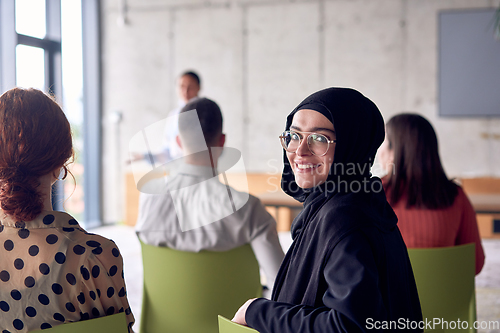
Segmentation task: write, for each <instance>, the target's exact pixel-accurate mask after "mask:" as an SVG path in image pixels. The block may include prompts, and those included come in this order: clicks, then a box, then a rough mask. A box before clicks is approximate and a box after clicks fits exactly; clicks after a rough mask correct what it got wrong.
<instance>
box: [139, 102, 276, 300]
mask: <svg viewBox="0 0 500 333" xmlns="http://www.w3.org/2000/svg"><path fill="white" fill-rule="evenodd" d="M191 112H194V114H193V113H191ZM222 124H223V118H222V113H221V110H220V108H219V106H218V105H217V103H215V102H214V101H212V100H210V99H207V98H198V99H193V100H192V101H191V102H189V103H188V104H186V105H185V106H184V107H183V108H182V110H181V113H180V116H179V135H178V136H177V144H178V145H179V147H180V149H181V151H182V152H183V154H184V158H183V160H182V161H181V163H180V165H179V166H176V168H175V171H174V172H172V173H169V175H168V176H167V177H166V178H165V179H163V178H160V179H155V180H152V181H149V182H148V183H146V184H145V185H144V189H145V188H148V190H146V191H145V193H141V194H140V199H139V216H138V219H137V225H136V232H137V235H138V236H139V238H140V239H141V240H142V241H143V242H144V243H147V244H150V245H155V246H167V247H169V248H173V249H176V250H180V251H190V252H199V251H202V250H208V251H228V250H231V249H233V248H237V247H239V246H242V245H244V244H247V243H250V245H251V246H252V250H253V252H254V253H255V257H256V258H257V261H258V262H259V266H260V267H261V268H262V270H263V271H264V274H265V277H266V286H267V287H268V289H265V292H264V296H266V297H270V292H269V290H270V289H271V288H272V286H273V284H274V280H275V277H276V275H277V273H278V269H279V267H280V264H281V262H282V260H283V257H284V254H283V250H282V248H281V245H280V242H279V239H278V233H277V230H276V221H275V220H274V219H273V217H272V216H271V215H270V214H269V213H268V212H267V210H266V208H265V207H264V205H262V203H261V202H260V200H259V199H257V198H256V197H254V196H252V195H249V194H248V193H245V192H239V191H236V190H235V189H233V188H231V187H230V186H228V185H226V184H223V183H221V182H220V181H219V178H218V177H217V176H218V175H219V173H220V172H224V171H225V170H223V167H221V166H220V163H219V162H220V160H219V157H220V155H221V154H222V152H223V147H224V144H225V141H226V135H225V134H223V132H222ZM207 148H208V149H207ZM230 153H231V152H228V154H230ZM225 155H227V154H225ZM177 162H178V161H177ZM153 193H155V194H153ZM228 201H231V205H232V213H229V212H231V211H228V210H227V208H228Z"/></svg>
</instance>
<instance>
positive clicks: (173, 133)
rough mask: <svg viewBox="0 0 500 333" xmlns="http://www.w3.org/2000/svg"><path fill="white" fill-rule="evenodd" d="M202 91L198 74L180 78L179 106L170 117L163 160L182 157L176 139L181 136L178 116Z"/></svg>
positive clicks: (188, 72) (190, 73) (187, 73)
mask: <svg viewBox="0 0 500 333" xmlns="http://www.w3.org/2000/svg"><path fill="white" fill-rule="evenodd" d="M200 90H201V80H200V76H199V75H198V74H196V72H194V71H185V72H183V73H182V74H181V75H180V76H179V79H178V80H177V95H178V96H179V101H178V106H177V108H175V109H174V110H172V111H171V112H170V113H169V115H168V116H169V118H168V119H167V125H166V127H165V137H164V138H163V146H164V148H165V151H164V153H165V156H164V157H163V158H164V159H165V162H168V161H170V160H173V159H176V158H179V157H182V150H181V149H180V148H179V145H177V142H176V137H177V135H178V134H179V129H178V115H179V113H180V112H181V109H182V108H183V107H184V105H186V104H187V103H188V102H189V101H191V100H193V99H195V98H197V97H198V94H199V92H200Z"/></svg>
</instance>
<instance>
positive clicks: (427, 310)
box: [408, 244, 476, 332]
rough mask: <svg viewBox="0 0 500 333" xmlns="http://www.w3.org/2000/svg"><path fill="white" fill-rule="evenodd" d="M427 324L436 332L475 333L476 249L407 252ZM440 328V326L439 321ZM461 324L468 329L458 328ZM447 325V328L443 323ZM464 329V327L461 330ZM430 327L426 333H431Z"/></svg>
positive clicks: (459, 248)
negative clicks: (432, 324) (429, 323)
mask: <svg viewBox="0 0 500 333" xmlns="http://www.w3.org/2000/svg"><path fill="white" fill-rule="evenodd" d="M408 255H409V257H410V261H411V265H412V268H413V275H414V276H415V281H416V283H417V290H418V296H419V298H420V306H421V307H422V315H423V318H424V321H425V320H426V319H427V321H430V322H433V321H435V323H436V324H438V325H434V326H430V327H431V328H434V330H432V329H431V330H432V331H433V332H457V331H460V332H476V330H475V329H474V328H473V323H474V321H475V320H476V293H475V285H474V278H475V245H474V244H466V245H459V246H452V247H441V248H427V249H408ZM438 320H439V321H441V324H439V321H438ZM458 320H460V322H461V324H460V325H465V324H462V322H463V321H465V322H467V323H468V325H467V326H468V329H466V330H459V329H458V328H457V327H452V326H455V325H456V324H457V323H458ZM445 321H446V322H448V325H446V324H445V323H444V322H445ZM461 327H462V328H463V327H464V326H461ZM431 330H430V329H429V326H427V329H426V331H431Z"/></svg>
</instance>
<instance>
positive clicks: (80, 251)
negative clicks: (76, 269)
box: [73, 245, 85, 255]
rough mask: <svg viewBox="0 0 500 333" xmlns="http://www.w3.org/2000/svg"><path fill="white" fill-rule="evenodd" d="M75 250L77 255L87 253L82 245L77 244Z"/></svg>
mask: <svg viewBox="0 0 500 333" xmlns="http://www.w3.org/2000/svg"><path fill="white" fill-rule="evenodd" d="M73 252H74V253H75V254H77V255H82V254H84V253H85V248H84V247H83V246H81V245H75V246H74V247H73Z"/></svg>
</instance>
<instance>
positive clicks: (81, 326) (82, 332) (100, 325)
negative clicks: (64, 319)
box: [37, 312, 128, 333]
mask: <svg viewBox="0 0 500 333" xmlns="http://www.w3.org/2000/svg"><path fill="white" fill-rule="evenodd" d="M37 332H44V333H89V332H90V333H128V328H127V317H126V315H125V312H120V313H117V314H114V315H110V316H104V317H100V318H95V319H89V320H84V321H77V322H74V323H69V324H61V325H58V326H54V327H52V328H49V329H45V330H41V331H37Z"/></svg>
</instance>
